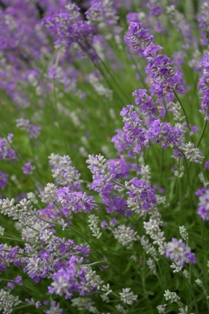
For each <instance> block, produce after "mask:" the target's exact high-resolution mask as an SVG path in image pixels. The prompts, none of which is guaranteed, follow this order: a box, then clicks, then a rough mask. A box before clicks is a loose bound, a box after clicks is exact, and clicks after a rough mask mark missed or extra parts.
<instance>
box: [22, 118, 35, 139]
mask: <svg viewBox="0 0 209 314" xmlns="http://www.w3.org/2000/svg"><path fill="white" fill-rule="evenodd" d="M16 126H17V127H18V128H19V129H20V130H24V131H27V132H28V133H29V134H30V138H37V137H38V136H39V135H40V131H41V128H40V127H39V126H36V125H31V124H30V120H26V119H23V118H20V119H17V120H16Z"/></svg>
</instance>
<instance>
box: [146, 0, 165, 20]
mask: <svg viewBox="0 0 209 314" xmlns="http://www.w3.org/2000/svg"><path fill="white" fill-rule="evenodd" d="M146 6H147V8H149V9H150V12H149V14H150V15H151V16H159V15H160V14H161V13H162V12H163V9H162V8H161V6H160V5H159V1H157V0H150V1H148V2H147V4H146Z"/></svg>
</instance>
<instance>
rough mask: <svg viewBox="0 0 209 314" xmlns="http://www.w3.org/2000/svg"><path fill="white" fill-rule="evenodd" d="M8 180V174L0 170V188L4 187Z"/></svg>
mask: <svg viewBox="0 0 209 314" xmlns="http://www.w3.org/2000/svg"><path fill="white" fill-rule="evenodd" d="M7 182H8V174H7V173H4V172H2V171H0V189H2V190H3V189H4V188H5V186H6V185H7Z"/></svg>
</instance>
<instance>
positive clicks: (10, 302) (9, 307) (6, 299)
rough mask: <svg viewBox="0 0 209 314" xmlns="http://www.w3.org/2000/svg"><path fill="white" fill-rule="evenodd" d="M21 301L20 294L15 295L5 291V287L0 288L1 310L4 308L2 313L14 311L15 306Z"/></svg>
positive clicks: (8, 313)
mask: <svg viewBox="0 0 209 314" xmlns="http://www.w3.org/2000/svg"><path fill="white" fill-rule="evenodd" d="M20 303H21V301H20V300H19V297H18V296H14V295H12V294H10V292H9V291H5V290H3V289H1V290H0V310H2V313H7V314H10V313H12V312H13V309H14V308H15V306H17V305H19V304H20ZM3 311H4V312H3Z"/></svg>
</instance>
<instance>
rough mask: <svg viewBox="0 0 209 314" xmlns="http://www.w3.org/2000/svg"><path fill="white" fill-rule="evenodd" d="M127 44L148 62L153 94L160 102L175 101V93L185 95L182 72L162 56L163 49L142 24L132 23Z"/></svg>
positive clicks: (127, 35)
mask: <svg viewBox="0 0 209 314" xmlns="http://www.w3.org/2000/svg"><path fill="white" fill-rule="evenodd" d="M124 39H125V42H126V44H127V46H128V47H129V49H130V50H131V51H132V52H136V53H137V54H138V55H139V56H140V57H143V58H145V60H146V61H147V63H148V64H147V68H146V72H147V74H148V82H149V84H150V85H151V94H152V96H153V95H157V96H158V100H162V99H163V98H164V99H168V100H173V99H174V97H175V96H174V92H178V93H180V94H184V92H185V89H184V85H185V84H184V80H183V75H182V72H181V71H180V70H179V69H177V70H175V69H174V68H173V66H172V63H171V60H170V58H168V57H167V56H166V55H163V54H160V53H159V52H160V51H161V50H162V47H161V46H159V45H156V44H155V43H154V36H153V35H150V32H149V29H147V28H144V27H143V24H142V23H139V22H130V24H129V29H128V32H127V33H126V35H125V37H124Z"/></svg>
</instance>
